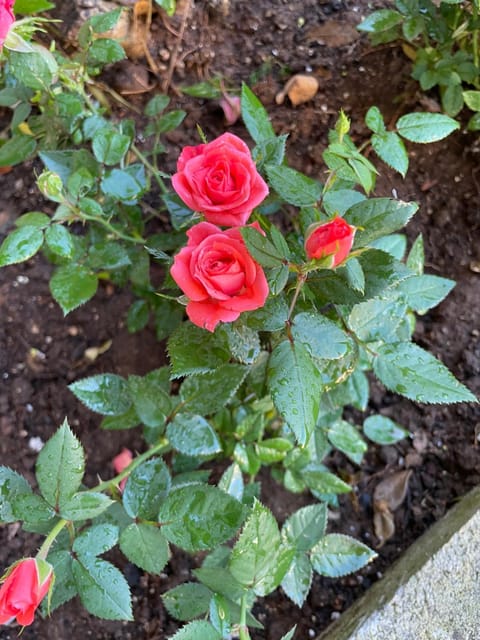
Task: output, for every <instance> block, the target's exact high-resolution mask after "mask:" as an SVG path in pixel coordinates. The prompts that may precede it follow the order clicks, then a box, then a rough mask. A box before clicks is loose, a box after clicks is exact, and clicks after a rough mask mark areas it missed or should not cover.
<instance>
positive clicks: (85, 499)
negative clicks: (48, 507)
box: [59, 491, 113, 521]
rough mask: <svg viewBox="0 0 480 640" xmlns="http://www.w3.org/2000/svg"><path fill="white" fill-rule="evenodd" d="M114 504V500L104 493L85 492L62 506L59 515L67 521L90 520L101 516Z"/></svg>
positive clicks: (77, 494)
mask: <svg viewBox="0 0 480 640" xmlns="http://www.w3.org/2000/svg"><path fill="white" fill-rule="evenodd" d="M112 503H113V500H110V498H109V497H108V496H106V495H105V494H103V493H95V492H93V491H83V492H81V493H76V494H75V495H73V496H72V497H71V498H70V499H69V500H67V501H66V502H64V503H63V504H61V505H60V513H59V515H60V517H62V518H65V520H73V521H76V520H89V519H91V518H96V517H97V516H99V515H100V514H101V513H103V512H104V511H105V509H108V507H109V506H110V505H111V504H112Z"/></svg>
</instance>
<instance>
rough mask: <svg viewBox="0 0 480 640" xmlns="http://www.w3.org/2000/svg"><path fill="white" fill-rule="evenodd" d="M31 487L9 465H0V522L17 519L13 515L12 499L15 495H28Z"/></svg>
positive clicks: (13, 499)
mask: <svg viewBox="0 0 480 640" xmlns="http://www.w3.org/2000/svg"><path fill="white" fill-rule="evenodd" d="M31 493H32V489H31V487H30V485H29V484H28V482H27V481H26V480H25V478H24V477H23V476H21V475H20V474H19V473H17V472H16V471H13V469H9V467H4V466H1V467H0V522H3V523H8V522H15V521H16V520H18V516H16V515H15V513H14V511H13V508H14V501H15V498H16V497H17V496H20V495H29V494H31Z"/></svg>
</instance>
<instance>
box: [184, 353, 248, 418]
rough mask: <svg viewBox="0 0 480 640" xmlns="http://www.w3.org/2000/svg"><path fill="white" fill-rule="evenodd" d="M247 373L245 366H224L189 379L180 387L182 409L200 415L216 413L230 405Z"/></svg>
mask: <svg viewBox="0 0 480 640" xmlns="http://www.w3.org/2000/svg"><path fill="white" fill-rule="evenodd" d="M247 373H248V368H247V367H246V366H245V365H241V364H224V365H221V366H219V367H218V368H217V369H216V370H215V371H209V372H207V373H202V374H198V375H195V376H190V377H188V378H187V379H186V380H185V382H184V383H183V384H182V386H181V387H180V398H181V401H182V409H185V410H186V411H188V412H189V413H196V414H200V415H209V414H212V413H216V412H217V411H219V410H220V409H222V408H223V407H224V406H225V405H227V404H228V402H229V401H230V400H231V398H232V397H233V395H234V394H235V393H236V391H237V389H238V388H239V386H240V385H241V384H242V382H243V380H244V379H245V376H246V375H247Z"/></svg>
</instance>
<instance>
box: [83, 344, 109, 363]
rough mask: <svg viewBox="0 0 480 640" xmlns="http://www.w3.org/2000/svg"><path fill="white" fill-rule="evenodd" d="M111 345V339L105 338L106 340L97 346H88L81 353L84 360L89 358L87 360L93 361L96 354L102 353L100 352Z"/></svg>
mask: <svg viewBox="0 0 480 640" xmlns="http://www.w3.org/2000/svg"><path fill="white" fill-rule="evenodd" d="M111 346H112V341H111V340H107V341H106V342H104V343H103V344H101V345H100V346H99V347H89V348H88V349H85V351H84V353H83V357H84V358H85V359H86V360H89V362H95V360H96V359H97V358H98V356H100V355H102V353H105V351H108V350H109V349H110V347H111Z"/></svg>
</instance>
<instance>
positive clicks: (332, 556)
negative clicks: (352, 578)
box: [310, 533, 377, 578]
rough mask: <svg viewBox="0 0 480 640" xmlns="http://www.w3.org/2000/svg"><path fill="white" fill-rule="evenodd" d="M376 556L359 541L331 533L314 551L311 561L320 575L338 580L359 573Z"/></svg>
mask: <svg viewBox="0 0 480 640" xmlns="http://www.w3.org/2000/svg"><path fill="white" fill-rule="evenodd" d="M376 556H377V554H376V553H375V552H374V551H372V550H371V549H369V548H368V547H367V546H366V545H364V544H362V543H361V542H359V541H358V540H355V539H354V538H350V537H349V536H345V535H342V534H341V533H330V534H328V535H326V536H325V537H324V538H323V539H322V540H320V542H319V543H318V544H317V545H315V547H314V548H313V549H312V552H311V555H310V560H311V562H312V566H313V568H314V569H315V571H317V573H319V574H320V575H322V576H328V577H329V578H338V577H340V576H346V575H348V574H349V573H353V572H354V571H358V570H359V569H361V568H362V567H364V566H365V565H366V564H368V563H369V562H370V561H371V560H373V559H374V558H375V557H376Z"/></svg>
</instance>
